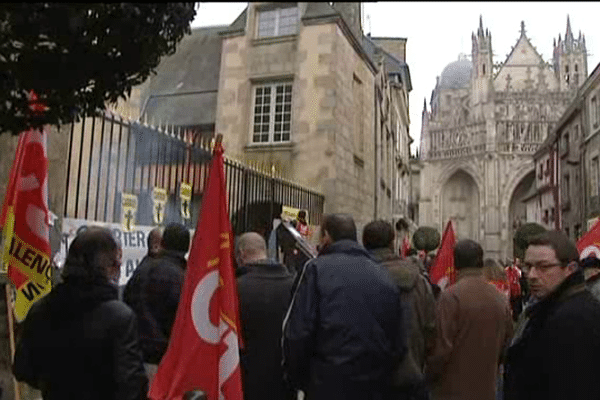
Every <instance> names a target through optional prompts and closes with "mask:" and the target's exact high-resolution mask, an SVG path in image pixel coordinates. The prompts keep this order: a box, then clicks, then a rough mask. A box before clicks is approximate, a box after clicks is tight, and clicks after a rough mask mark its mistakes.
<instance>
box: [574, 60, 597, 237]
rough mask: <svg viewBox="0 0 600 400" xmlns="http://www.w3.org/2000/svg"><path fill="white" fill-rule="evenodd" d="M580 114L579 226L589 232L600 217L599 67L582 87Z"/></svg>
mask: <svg viewBox="0 0 600 400" xmlns="http://www.w3.org/2000/svg"><path fill="white" fill-rule="evenodd" d="M581 102H582V108H583V110H582V114H583V121H584V122H583V124H582V126H583V127H584V128H583V131H582V138H581V140H582V142H583V145H582V149H581V153H582V163H581V166H582V169H583V171H582V172H583V179H582V181H583V184H582V186H581V187H580V188H578V189H576V193H581V194H583V208H584V212H583V218H582V221H581V224H582V225H583V229H584V230H588V229H590V228H591V227H592V225H593V224H594V223H595V222H596V221H597V220H598V218H599V217H600V183H599V181H600V162H599V161H598V160H599V159H600V64H598V65H597V66H596V68H595V69H594V71H593V72H592V73H591V74H590V76H589V78H588V79H587V80H586V82H585V83H584V85H583V88H582V91H581Z"/></svg>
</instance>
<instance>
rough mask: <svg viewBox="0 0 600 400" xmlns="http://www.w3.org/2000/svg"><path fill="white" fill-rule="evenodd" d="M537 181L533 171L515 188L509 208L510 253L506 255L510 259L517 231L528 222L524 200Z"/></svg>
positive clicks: (508, 244)
mask: <svg viewBox="0 0 600 400" xmlns="http://www.w3.org/2000/svg"><path fill="white" fill-rule="evenodd" d="M534 180H535V171H531V172H530V173H528V174H527V175H525V177H524V178H523V179H521V182H519V184H518V185H517V187H516V188H515V190H514V192H513V194H512V196H511V198H510V203H509V206H508V240H507V247H508V252H507V253H506V254H507V255H508V257H509V258H512V257H513V241H512V240H513V238H514V236H515V231H516V230H517V229H519V226H521V225H522V224H524V223H525V222H533V221H527V207H526V206H525V203H523V199H524V198H525V197H527V195H528V194H529V191H530V190H531V187H532V185H533V182H534Z"/></svg>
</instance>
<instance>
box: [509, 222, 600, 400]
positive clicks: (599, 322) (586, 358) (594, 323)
mask: <svg viewBox="0 0 600 400" xmlns="http://www.w3.org/2000/svg"><path fill="white" fill-rule="evenodd" d="M578 260H579V253H578V251H577V248H576V247H575V244H574V243H573V242H572V241H570V240H569V238H568V237H567V236H566V235H565V234H564V233H562V232H558V231H549V232H545V233H543V234H541V235H539V236H537V237H534V238H532V239H531V240H530V241H529V244H528V247H527V250H526V251H525V258H524V260H523V261H524V262H523V272H524V273H525V274H527V279H528V281H529V287H530V292H531V296H532V298H533V301H534V303H533V304H532V305H530V306H528V307H527V308H526V309H525V310H524V311H523V315H522V321H520V322H521V323H520V325H519V326H518V327H517V334H516V335H515V338H514V340H513V341H512V343H511V346H510V348H509V349H508V353H507V361H506V374H505V379H504V388H505V390H504V396H505V398H506V399H510V400H522V399H544V400H559V399H560V400H564V399H577V400H589V399H600V390H598V377H599V376H600V363H599V362H598V360H600V303H598V301H597V300H596V299H595V298H594V297H593V295H592V294H591V293H590V292H589V291H587V290H586V288H585V280H584V275H583V271H582V270H581V269H580V267H579V266H578Z"/></svg>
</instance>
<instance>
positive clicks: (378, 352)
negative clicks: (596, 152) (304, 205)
mask: <svg viewBox="0 0 600 400" xmlns="http://www.w3.org/2000/svg"><path fill="white" fill-rule="evenodd" d="M320 240H321V251H320V254H319V256H318V257H317V258H316V259H314V260H311V261H309V262H308V263H307V264H306V265H305V266H304V268H303V270H302V272H301V277H300V280H299V284H298V287H297V288H296V290H295V292H294V295H293V299H292V304H291V305H290V309H289V310H288V315H287V316H286V320H285V321H284V327H283V328H284V338H283V353H284V368H285V369H286V372H287V374H288V378H289V380H290V381H291V382H292V384H293V385H294V386H295V387H296V388H298V389H301V390H302V391H304V392H305V393H306V394H307V396H308V398H309V399H310V400H321V399H327V400H329V399H345V400H353V399H360V400H371V399H373V400H378V399H383V398H386V397H387V396H389V394H390V393H389V391H390V387H391V377H392V372H393V370H394V368H395V367H396V366H397V365H398V363H399V362H400V361H401V360H402V359H403V357H404V356H405V354H406V347H407V345H406V327H405V326H404V324H403V322H402V321H403V319H402V318H403V316H402V308H401V301H400V294H399V291H398V288H397V287H396V285H395V284H394V282H393V281H392V279H391V277H390V275H389V273H388V272H387V271H386V270H385V269H383V268H382V267H380V266H379V265H377V263H376V262H375V261H374V260H373V259H372V258H371V256H370V255H369V253H368V252H367V251H366V250H365V249H364V248H363V247H362V246H360V245H359V244H358V243H357V239H356V226H355V224H354V221H353V219H352V217H351V216H349V215H346V214H332V215H326V216H325V218H324V221H323V224H322V226H321V239H320Z"/></svg>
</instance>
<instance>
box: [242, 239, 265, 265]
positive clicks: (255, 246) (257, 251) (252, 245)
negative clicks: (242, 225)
mask: <svg viewBox="0 0 600 400" xmlns="http://www.w3.org/2000/svg"><path fill="white" fill-rule="evenodd" d="M236 251H237V254H238V255H239V256H240V257H241V260H240V261H241V262H242V263H243V264H246V263H248V262H252V261H258V260H265V259H267V243H266V242H265V239H264V238H263V237H262V236H261V235H260V234H258V233H256V232H246V233H244V234H242V235H241V236H240V237H239V238H238V240H237V246H236Z"/></svg>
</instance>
